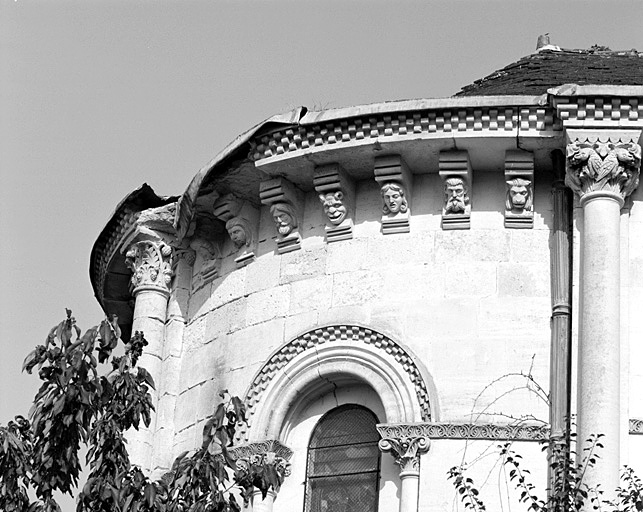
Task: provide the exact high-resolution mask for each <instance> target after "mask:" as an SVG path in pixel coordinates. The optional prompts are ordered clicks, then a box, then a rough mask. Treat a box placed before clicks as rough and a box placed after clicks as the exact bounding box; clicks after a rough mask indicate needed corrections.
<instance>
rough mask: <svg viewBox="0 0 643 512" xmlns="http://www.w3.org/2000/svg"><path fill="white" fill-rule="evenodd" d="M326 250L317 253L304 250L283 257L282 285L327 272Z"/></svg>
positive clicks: (280, 280)
mask: <svg viewBox="0 0 643 512" xmlns="http://www.w3.org/2000/svg"><path fill="white" fill-rule="evenodd" d="M326 251H327V249H326V248H323V249H319V250H316V251H310V250H302V251H294V252H289V253H287V254H283V255H282V256H281V276H280V279H279V282H280V284H286V283H290V282H292V281H298V280H300V279H308V278H310V277H315V276H319V275H322V274H324V273H325V272H326V257H327V256H326Z"/></svg>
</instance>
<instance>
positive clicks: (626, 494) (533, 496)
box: [447, 432, 643, 512]
mask: <svg viewBox="0 0 643 512" xmlns="http://www.w3.org/2000/svg"><path fill="white" fill-rule="evenodd" d="M602 437H603V435H602V434H596V435H591V436H590V437H589V438H588V439H587V440H586V443H585V445H584V447H583V449H582V452H581V456H580V457H578V456H577V455H578V454H577V452H576V449H575V446H576V443H575V434H574V433H573V432H572V433H568V434H567V435H566V436H564V437H563V438H559V439H557V438H551V439H549V440H548V441H547V442H546V443H545V446H544V450H547V451H548V453H549V468H550V470H551V474H552V487H551V488H550V489H548V495H547V499H541V498H539V497H538V495H537V490H536V487H535V486H534V485H533V483H531V481H530V472H529V470H528V469H525V468H524V467H523V461H522V457H521V456H520V454H518V453H516V452H515V451H514V450H513V449H512V443H511V442H507V443H504V444H501V445H498V450H499V457H500V461H501V463H502V465H503V466H504V467H505V469H507V470H508V475H509V481H510V482H512V483H513V484H514V487H515V489H516V490H517V491H518V493H519V494H518V496H519V497H518V500H519V501H520V502H521V503H524V504H525V505H526V506H527V510H529V511H531V512H545V511H551V512H576V511H581V510H586V509H588V508H591V509H593V510H610V511H613V512H641V511H643V483H642V482H641V480H640V478H638V477H637V476H636V475H635V474H634V471H633V470H632V469H631V468H628V467H626V468H625V469H624V471H623V474H622V475H621V480H622V482H623V485H622V486H621V487H619V488H618V489H616V493H617V497H616V500H613V501H608V500H603V499H602V495H603V491H602V490H600V489H598V488H594V487H590V486H589V485H588V484H587V482H586V481H585V475H586V473H587V471H588V470H589V469H591V468H592V467H594V466H595V465H596V463H597V461H598V459H599V458H600V456H599V453H598V452H599V451H600V449H602V448H603V444H602V443H601V438H602ZM466 470H467V466H466V465H464V464H462V465H460V466H454V467H452V468H451V469H450V470H449V471H448V473H447V474H448V478H449V479H450V480H452V483H453V485H454V487H455V488H456V492H457V493H458V495H459V496H460V500H461V501H462V503H463V504H464V507H465V509H470V510H473V511H475V512H484V511H485V510H486V506H485V504H484V501H483V500H482V498H481V497H480V492H479V490H478V489H477V487H476V486H475V484H474V482H473V480H472V479H471V478H469V477H467V476H466Z"/></svg>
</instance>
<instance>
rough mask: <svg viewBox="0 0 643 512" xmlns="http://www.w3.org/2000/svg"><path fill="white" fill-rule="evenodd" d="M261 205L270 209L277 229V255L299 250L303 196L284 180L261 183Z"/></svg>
mask: <svg viewBox="0 0 643 512" xmlns="http://www.w3.org/2000/svg"><path fill="white" fill-rule="evenodd" d="M259 197H260V198H261V204H264V205H267V206H268V207H269V208H270V215H271V216H272V218H273V220H274V221H275V225H276V227H277V253H278V254H284V253H286V252H291V251H296V250H298V249H301V235H300V226H301V223H302V222H303V219H304V215H303V213H304V195H303V193H302V192H301V190H299V189H298V188H296V187H295V186H294V185H293V184H292V183H290V182H289V181H288V180H286V179H285V178H273V179H270V180H266V181H262V182H261V184H260V186H259Z"/></svg>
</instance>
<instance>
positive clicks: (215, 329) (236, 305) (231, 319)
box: [204, 297, 248, 343]
mask: <svg viewBox="0 0 643 512" xmlns="http://www.w3.org/2000/svg"><path fill="white" fill-rule="evenodd" d="M247 309H248V306H247V299H246V298H245V297H244V298H241V299H237V300H234V301H232V302H229V303H227V304H224V305H223V306H221V307H219V308H217V309H215V310H214V311H211V312H210V314H208V316H207V318H206V326H205V336H204V340H205V342H206V343H209V342H210V341H212V340H214V339H216V338H218V337H220V336H222V335H224V334H227V333H230V332H234V331H236V330H239V329H242V328H243V327H245V326H246V315H247Z"/></svg>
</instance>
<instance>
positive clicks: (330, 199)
mask: <svg viewBox="0 0 643 512" xmlns="http://www.w3.org/2000/svg"><path fill="white" fill-rule="evenodd" d="M319 200H320V201H321V203H322V205H323V206H324V212H325V213H326V216H327V217H328V220H329V221H330V222H331V224H334V225H335V226H338V225H339V224H341V223H342V222H343V221H344V219H345V218H346V215H347V213H348V209H347V208H346V205H345V204H344V193H343V192H342V191H341V190H337V191H336V192H327V193H325V194H319Z"/></svg>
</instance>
